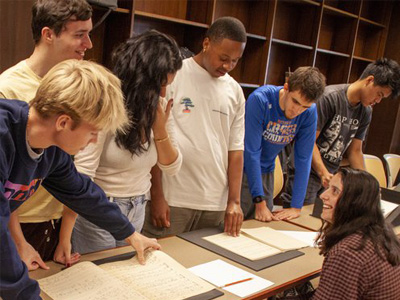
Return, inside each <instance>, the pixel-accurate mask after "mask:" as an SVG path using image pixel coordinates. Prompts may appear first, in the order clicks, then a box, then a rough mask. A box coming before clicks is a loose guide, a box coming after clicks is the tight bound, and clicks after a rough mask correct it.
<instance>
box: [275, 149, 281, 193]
mask: <svg viewBox="0 0 400 300" xmlns="http://www.w3.org/2000/svg"><path fill="white" fill-rule="evenodd" d="M282 188H283V171H282V165H281V161H280V160H279V155H277V156H276V159H275V170H274V198H275V197H276V196H278V194H279V193H280V192H281V190H282Z"/></svg>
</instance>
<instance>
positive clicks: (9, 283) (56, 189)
mask: <svg viewBox="0 0 400 300" xmlns="http://www.w3.org/2000/svg"><path fill="white" fill-rule="evenodd" d="M127 123H128V118H127V114H126V111H125V108H124V103H123V96H122V92H121V89H120V81H119V79H118V78H117V77H115V76H114V75H113V74H112V73H111V72H109V71H108V70H107V69H105V68H104V67H101V66H99V65H97V64H95V63H92V62H87V61H83V62H79V61H77V60H67V61H65V62H62V63H60V64H58V65H56V66H55V67H54V68H53V69H51V70H50V71H49V72H48V74H47V75H46V76H45V77H44V78H43V80H42V82H41V84H40V86H39V88H38V91H37V93H36V96H35V98H34V99H33V100H32V101H31V102H30V104H29V105H28V104H27V103H25V102H23V101H18V100H15V101H8V100H4V99H1V100H0V165H1V168H0V189H1V193H0V225H1V227H0V240H1V246H0V266H1V268H0V298H3V299H4V300H8V299H40V296H39V293H40V289H39V286H38V284H37V282H35V281H33V280H31V279H29V276H28V272H27V267H26V265H25V264H24V263H22V261H21V259H20V257H19V255H18V252H17V249H16V247H15V244H14V243H13V241H12V239H11V237H10V234H9V232H8V228H7V226H8V221H9V218H10V214H11V213H12V212H13V211H15V210H16V209H17V208H18V207H19V206H20V205H23V204H24V202H25V201H27V200H28V199H29V197H30V196H31V195H32V194H33V193H35V191H36V190H37V189H38V188H39V186H40V185H43V186H44V187H45V188H46V189H47V190H48V191H49V192H50V193H51V194H52V195H54V196H55V197H56V198H57V199H59V200H60V201H61V202H62V203H63V204H65V205H67V206H68V207H70V208H71V209H72V210H74V211H75V212H77V213H79V214H81V215H82V216H84V217H85V218H87V219H88V220H90V221H91V222H93V223H94V224H96V225H98V226H99V227H101V228H103V229H106V230H108V231H109V232H110V233H111V234H112V235H113V236H114V238H116V239H118V240H122V239H125V241H126V242H127V243H129V244H130V245H132V246H133V247H134V248H135V249H136V251H137V253H138V259H139V261H140V262H141V263H144V250H146V249H147V248H154V249H159V248H160V246H159V245H158V244H157V242H156V241H155V240H151V239H148V238H146V237H144V236H142V235H141V234H140V233H137V232H135V229H134V228H133V226H132V225H131V224H130V222H129V220H128V219H127V218H126V217H125V216H124V215H122V213H121V211H120V209H119V208H118V206H117V205H116V204H114V203H111V202H109V201H108V200H107V198H106V196H105V194H104V192H103V191H102V190H101V188H100V187H98V186H97V185H96V184H95V183H93V182H92V181H91V180H90V178H89V177H87V176H84V175H81V174H79V173H78V172H77V170H76V168H75V166H74V163H73V161H72V159H71V156H70V155H75V154H76V153H78V151H80V150H82V149H84V148H85V147H86V146H87V145H88V144H89V143H92V142H96V140H97V135H98V132H99V131H100V130H110V131H112V132H116V131H117V130H123V129H124V127H125V126H126V125H127Z"/></svg>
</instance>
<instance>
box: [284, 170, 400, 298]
mask: <svg viewBox="0 0 400 300" xmlns="http://www.w3.org/2000/svg"><path fill="white" fill-rule="evenodd" d="M320 198H321V199H322V201H323V211H322V214H321V218H322V219H323V225H322V227H321V229H320V233H319V236H318V239H317V244H318V246H319V248H320V250H321V251H320V253H321V254H322V255H324V256H325V259H324V263H323V266H322V272H321V278H320V282H319V285H318V288H317V289H316V291H315V292H314V293H308V294H306V295H298V296H295V297H286V298H285V299H312V300H316V299H324V300H327V299H329V300H331V299H343V300H344V299H346V300H349V299H358V300H361V299H363V300H364V299H371V300H372V299H373V300H383V299H387V300H389V299H390V300H394V299H399V295H400V284H399V282H400V266H399V264H400V243H399V240H398V239H397V237H396V235H395V234H394V232H393V230H392V228H391V226H390V225H388V224H387V223H386V222H385V219H384V217H383V214H382V211H381V207H380V190H379V183H378V181H377V180H376V179H375V178H374V177H373V176H372V175H371V174H369V173H367V172H365V171H361V170H354V169H350V168H342V169H339V171H338V172H337V173H336V175H335V176H333V178H332V179H331V181H330V182H329V187H328V188H327V190H325V192H323V193H322V194H321V196H320Z"/></svg>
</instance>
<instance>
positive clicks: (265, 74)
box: [0, 0, 399, 146]
mask: <svg viewBox="0 0 400 300" xmlns="http://www.w3.org/2000/svg"><path fill="white" fill-rule="evenodd" d="M12 2H13V1H1V2H0V5H1V8H2V9H1V10H0V15H1V16H2V17H4V18H2V19H3V20H7V24H9V26H7V28H9V27H10V26H11V27H12V28H16V29H17V30H18V31H19V32H20V35H19V36H23V37H29V35H30V28H29V22H30V9H27V7H30V5H28V2H29V4H31V3H32V2H33V0H30V1H24V5H23V7H22V6H21V5H14V4H13V3H12ZM7 3H8V4H7ZM395 6H397V4H396V2H394V1H375V0H354V1H349V0H119V1H118V7H119V8H118V9H117V10H116V11H114V12H112V13H111V14H110V15H109V16H108V17H107V19H106V20H105V22H104V23H103V24H102V25H101V26H100V27H99V28H97V29H96V30H95V31H94V32H93V33H92V39H93V45H94V46H93V49H91V50H89V51H88V52H87V58H89V59H92V60H95V61H98V62H100V63H103V64H105V65H106V66H108V67H110V66H111V53H112V49H113V48H114V47H115V46H116V45H118V44H119V43H121V42H122V41H124V40H125V39H126V38H128V37H129V36H131V35H133V34H135V33H142V32H144V31H146V30H149V29H157V30H159V31H161V32H164V33H166V34H169V35H171V36H172V37H174V38H175V39H176V41H177V42H178V44H179V45H180V46H184V47H187V48H188V49H189V50H191V51H192V52H194V53H197V52H199V51H200V50H201V48H202V41H203V38H204V34H205V33H206V31H207V29H208V28H209V26H210V24H211V23H212V22H213V21H214V20H216V19H217V18H219V17H222V16H233V17H236V18H238V19H239V20H241V21H242V22H243V24H244V25H245V27H246V29H247V33H248V34H247V36H248V42H247V46H246V49H245V52H244V54H243V58H242V59H241V60H240V61H239V63H238V65H237V67H236V68H235V69H234V70H233V71H232V72H231V75H232V76H233V77H234V78H235V79H236V80H237V81H238V82H239V83H240V85H241V86H242V88H243V90H244V92H245V95H246V96H248V95H249V94H250V93H251V92H252V91H253V90H254V89H256V88H257V87H259V86H261V85H264V84H274V85H281V84H283V83H284V76H285V72H286V71H287V70H288V69H289V68H290V69H291V70H295V69H296V68H297V67H299V66H304V65H310V66H316V67H318V68H320V70H321V71H322V72H323V73H324V74H325V76H326V77H327V83H328V84H336V83H346V82H353V81H355V80H356V79H357V78H358V77H359V76H360V74H361V72H362V71H363V69H364V68H365V66H366V65H367V64H368V63H369V62H371V61H373V60H375V59H377V58H379V57H382V56H383V55H384V53H385V46H386V40H387V36H388V30H389V25H390V24H391V21H392V22H393V20H391V15H392V10H393V7H395ZM3 8H6V9H3ZM103 13H104V9H102V8H100V7H94V14H93V23H96V21H97V20H98V19H99V18H100V17H101V15H102V14H103ZM3 15H4V16H3ZM15 15H17V16H18V18H17V19H16V18H10V16H15ZM7 16H8V17H7ZM27 24H28V25H27ZM3 27H4V26H3ZM1 32H2V37H3V36H4V37H5V39H2V40H3V41H4V40H7V38H8V41H10V42H8V43H3V44H2V48H1V52H2V54H1V57H0V58H1V59H0V71H3V70H4V69H6V68H7V67H9V66H11V65H13V64H15V63H16V62H18V61H19V60H21V59H23V58H25V57H27V56H28V55H29V54H30V53H31V50H32V49H33V44H32V42H31V40H30V39H29V38H24V39H23V40H21V39H18V38H16V37H15V34H14V33H13V32H11V33H10V32H7V30H6V29H4V28H3V29H2V31H1ZM27 32H28V33H27ZM392 43H397V44H399V41H398V39H394V38H393V39H392ZM15 45H17V46H15ZM16 49H17V51H16ZM3 53H6V54H3ZM397 60H398V58H397ZM371 146H373V145H371Z"/></svg>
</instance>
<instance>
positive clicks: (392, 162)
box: [383, 154, 400, 188]
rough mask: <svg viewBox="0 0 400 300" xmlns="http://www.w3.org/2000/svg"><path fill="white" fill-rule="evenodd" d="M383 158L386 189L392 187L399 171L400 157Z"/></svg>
mask: <svg viewBox="0 0 400 300" xmlns="http://www.w3.org/2000/svg"><path fill="white" fill-rule="evenodd" d="M383 158H384V160H385V163H386V173H387V175H388V188H391V187H393V185H394V181H395V180H396V178H397V174H398V173H399V169H400V155H397V154H384V155H383Z"/></svg>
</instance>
